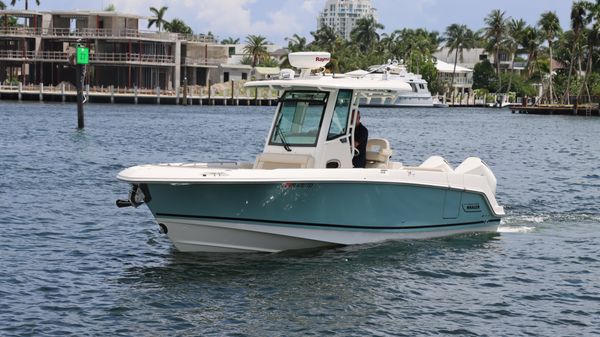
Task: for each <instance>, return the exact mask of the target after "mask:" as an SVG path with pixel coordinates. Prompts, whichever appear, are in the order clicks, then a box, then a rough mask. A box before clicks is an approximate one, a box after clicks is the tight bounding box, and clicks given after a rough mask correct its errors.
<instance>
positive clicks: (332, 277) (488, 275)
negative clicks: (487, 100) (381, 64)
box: [0, 102, 600, 336]
mask: <svg viewBox="0 0 600 337" xmlns="http://www.w3.org/2000/svg"><path fill="white" fill-rule="evenodd" d="M271 114H272V108H268V107H262V108H261V107H258V108H257V107H239V108H235V107H198V106H195V107H187V108H184V107H176V106H166V107H164V106H163V107H158V106H141V105H140V106H131V105H126V106H125V105H123V106H120V105H90V106H87V107H86V129H85V130H84V131H77V130H76V129H75V126H76V112H75V107H74V106H73V105H61V104H30V103H27V104H25V103H23V104H17V103H7V102H0V118H1V119H0V120H1V121H2V122H1V123H2V124H1V125H2V127H1V128H0V225H1V226H2V241H1V244H0V253H1V255H2V257H1V259H0V335H2V336H12V335H24V336H27V335H31V336H57V335H76V336H81V335H110V336H119V335H120V336H131V335H135V336H174V335H181V336H199V335H235V336H273V335H286V336H290V335H316V336H321V335H341V336H348V335H355V336H364V335H374V336H385V335H406V336H414V335H452V334H454V335H461V336H466V335H490V336H498V335H537V336H548V335H561V336H565V335H573V336H574V335H577V336H583V335H588V336H589V335H593V334H600V248H599V247H600V246H599V245H598V243H599V242H600V227H599V225H600V209H599V208H598V204H599V202H600V142H599V137H598V134H599V132H600V119H598V118H584V117H565V116H530V115H513V114H511V113H510V112H508V111H506V110H492V109H481V110H479V109H464V110H461V109H412V110H396V111H395V110H385V109H383V110H378V109H363V114H362V115H363V123H364V124H365V125H366V126H367V127H368V128H369V134H370V135H371V136H372V137H375V136H387V138H388V139H389V140H390V142H391V144H392V147H393V148H394V150H395V154H394V158H395V159H396V160H402V161H403V162H404V163H405V164H411V165H414V164H418V163H420V162H421V161H423V160H424V159H426V158H427V157H428V156H430V155H436V154H441V155H443V156H445V157H446V158H447V159H448V160H449V161H450V162H451V163H452V164H453V165H454V166H456V165H458V164H459V163H460V162H461V161H462V160H463V159H464V158H466V157H467V156H470V155H474V156H480V157H482V158H483V159H484V160H486V162H487V163H488V164H489V165H490V166H491V167H492V169H493V171H494V173H495V174H496V176H497V178H498V195H497V198H498V200H499V202H500V203H501V204H502V205H504V206H505V208H506V210H507V213H508V216H507V217H506V218H505V219H504V220H503V223H502V227H501V230H500V233H499V234H495V235H467V236H459V237H452V238H444V239H437V240H427V241H403V242H388V243H382V244H373V245H361V246H349V247H340V248H335V249H322V250H314V251H308V252H287V253H281V254H253V255H206V254H204V255H203V254H183V253H178V252H176V251H175V250H174V249H173V247H172V245H171V243H170V241H169V240H168V239H167V238H166V237H165V236H163V235H161V234H159V233H158V230H157V229H158V226H157V225H156V224H155V223H154V222H153V220H152V217H151V214H150V212H149V211H148V210H147V209H146V208H145V207H141V208H139V209H117V208H116V207H115V206H114V201H115V200H116V199H117V198H123V197H124V196H125V195H126V192H127V190H128V187H127V186H126V185H125V184H123V183H120V182H118V181H117V180H116V179H115V175H116V174H117V173H118V172H119V171H120V170H121V169H123V168H126V167H128V166H131V165H136V164H140V163H154V162H187V161H221V160H222V161H231V160H236V161H237V160H248V161H252V160H253V158H254V156H255V155H256V154H257V153H259V152H260V150H261V148H262V145H263V142H264V139H265V133H266V130H267V128H268V124H269V123H270V121H271V118H272V115H271Z"/></svg>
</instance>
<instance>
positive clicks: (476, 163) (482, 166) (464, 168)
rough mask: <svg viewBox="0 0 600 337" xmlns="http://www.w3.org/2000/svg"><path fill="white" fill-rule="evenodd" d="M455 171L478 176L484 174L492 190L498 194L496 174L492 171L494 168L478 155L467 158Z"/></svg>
mask: <svg viewBox="0 0 600 337" xmlns="http://www.w3.org/2000/svg"><path fill="white" fill-rule="evenodd" d="M454 172H455V173H462V174H472V175H477V176H483V177H485V179H486V180H487V182H488V185H489V186H490V190H491V191H492V193H493V194H494V195H495V194H496V176H494V173H492V170H490V168H489V167H488V166H487V164H486V163H485V162H484V161H483V160H481V159H480V158H477V157H469V158H467V159H465V161H463V162H462V164H460V165H459V166H458V167H457V168H456V169H455V170H454Z"/></svg>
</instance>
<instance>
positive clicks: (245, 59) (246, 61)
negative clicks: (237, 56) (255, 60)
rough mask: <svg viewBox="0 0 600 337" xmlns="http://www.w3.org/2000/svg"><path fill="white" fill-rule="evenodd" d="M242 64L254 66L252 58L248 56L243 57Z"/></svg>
mask: <svg viewBox="0 0 600 337" xmlns="http://www.w3.org/2000/svg"><path fill="white" fill-rule="evenodd" d="M240 64H243V65H247V66H251V65H252V57H250V56H248V55H246V56H244V57H242V59H241V60H240Z"/></svg>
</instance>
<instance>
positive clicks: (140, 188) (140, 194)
mask: <svg viewBox="0 0 600 337" xmlns="http://www.w3.org/2000/svg"><path fill="white" fill-rule="evenodd" d="M148 201H150V192H149V191H148V186H147V185H145V184H140V185H135V184H134V185H132V186H131V191H129V199H127V200H124V199H118V200H117V207H119V208H123V207H131V206H133V207H135V208H137V207H139V206H140V205H141V204H143V203H145V202H148Z"/></svg>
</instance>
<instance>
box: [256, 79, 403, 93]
mask: <svg viewBox="0 0 600 337" xmlns="http://www.w3.org/2000/svg"><path fill="white" fill-rule="evenodd" d="M245 86H246V87H249V88H257V87H269V88H272V89H277V90H285V89H291V88H302V89H308V88H312V89H315V88H316V89H321V90H331V89H350V90H356V91H367V92H381V93H386V94H389V93H392V92H402V91H412V88H411V87H410V85H409V84H407V83H405V82H403V81H390V80H382V79H372V78H351V77H339V78H337V77H333V76H313V77H309V78H300V79H287V80H286V79H283V80H280V79H277V80H267V81H252V82H247V83H246V85H245Z"/></svg>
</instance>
